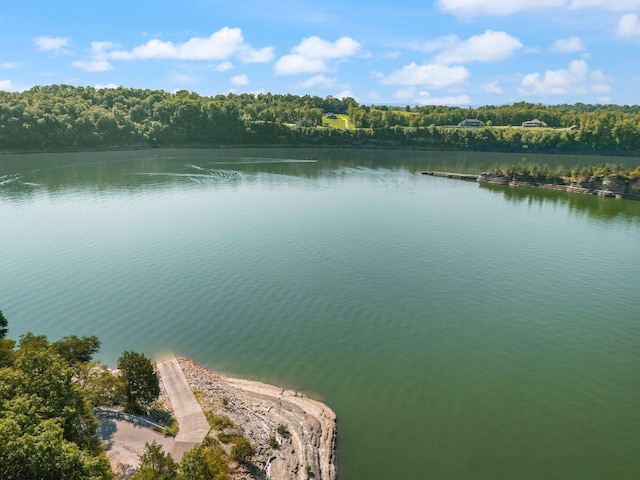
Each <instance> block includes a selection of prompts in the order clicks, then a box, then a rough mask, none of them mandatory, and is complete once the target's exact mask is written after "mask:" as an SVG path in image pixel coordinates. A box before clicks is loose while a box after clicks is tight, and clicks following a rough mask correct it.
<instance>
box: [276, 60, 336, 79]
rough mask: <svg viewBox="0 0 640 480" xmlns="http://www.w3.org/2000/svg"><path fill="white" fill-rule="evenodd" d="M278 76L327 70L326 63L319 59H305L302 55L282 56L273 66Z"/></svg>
mask: <svg viewBox="0 0 640 480" xmlns="http://www.w3.org/2000/svg"><path fill="white" fill-rule="evenodd" d="M274 68H275V72H276V74H278V75H291V74H294V73H315V72H322V71H323V70H327V63H326V62H325V61H324V60H323V59H321V58H305V57H303V56H302V55H284V56H283V57H280V59H279V60H278V61H277V62H276V64H275V67H274Z"/></svg>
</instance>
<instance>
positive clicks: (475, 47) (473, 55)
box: [425, 30, 522, 63]
mask: <svg viewBox="0 0 640 480" xmlns="http://www.w3.org/2000/svg"><path fill="white" fill-rule="evenodd" d="M425 48H426V49H429V50H431V49H435V50H443V51H442V53H440V54H439V55H438V56H437V57H436V58H435V62H436V63H468V62H499V61H501V60H505V59H507V58H509V57H510V56H511V55H512V54H513V52H515V51H516V50H518V49H520V48H522V43H521V42H520V40H518V39H517V38H516V37H513V36H511V35H509V34H508V33H506V32H494V31H493V30H487V31H486V32H484V33H483V34H481V35H473V36H472V37H469V39H467V40H464V41H462V40H460V39H459V38H458V37H457V36H456V35H449V36H446V37H440V39H438V40H437V41H436V42H431V43H429V44H425Z"/></svg>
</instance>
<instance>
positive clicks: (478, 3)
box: [436, 0, 640, 17]
mask: <svg viewBox="0 0 640 480" xmlns="http://www.w3.org/2000/svg"><path fill="white" fill-rule="evenodd" d="M436 5H437V6H438V7H439V8H440V9H441V10H443V11H445V12H448V13H452V14H454V15H457V16H459V17H475V16H479V15H495V16H507V15H513V14H515V13H521V12H532V11H541V10H547V9H552V8H569V9H573V10H579V9H585V8H599V9H603V10H613V11H627V12H629V11H633V10H637V9H640V0H537V1H530V0H437V2H436Z"/></svg>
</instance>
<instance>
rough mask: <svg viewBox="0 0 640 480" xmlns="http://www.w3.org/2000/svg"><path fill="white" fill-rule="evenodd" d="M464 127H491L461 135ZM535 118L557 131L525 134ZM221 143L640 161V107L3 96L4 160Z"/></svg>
mask: <svg viewBox="0 0 640 480" xmlns="http://www.w3.org/2000/svg"><path fill="white" fill-rule="evenodd" d="M329 113H332V114H334V115H340V118H341V119H342V118H344V120H345V122H344V126H345V128H337V127H336V124H335V123H334V122H329V121H327V118H326V115H327V114H329ZM464 119H478V120H480V121H482V122H483V123H484V125H485V126H482V127H457V124H458V123H459V122H460V121H462V120H464ZM532 119H539V120H541V121H543V122H544V123H546V124H547V126H548V127H547V128H523V127H521V125H522V123H523V122H525V121H529V120H532ZM323 123H324V125H323ZM338 123H339V124H341V122H338ZM302 125H304V126H302ZM347 127H349V128H347ZM220 145H228V146H233V145H238V146H239V145H283V146H291V145H295V146H298V145H299V146H366V147H383V148H403V147H406V148H423V149H455V150H487V151H511V152H514V151H515V152H517V151H522V150H523V149H524V150H527V151H535V152H548V153H551V152H558V153H609V154H620V155H628V154H638V153H640V106H637V105H635V106H617V105H585V104H576V105H557V106H548V105H540V104H529V103H523V102H521V103H516V104H513V105H506V106H497V107H493V106H484V107H479V108H473V109H472V108H468V109H465V108H459V107H444V106H424V107H413V108H412V107H409V106H407V107H402V108H398V107H384V106H375V107H374V106H365V105H359V104H358V103H357V102H356V101H355V100H354V99H352V98H345V99H342V100H341V99H337V98H334V97H330V96H329V97H326V98H321V97H316V96H309V95H305V96H295V95H272V94H268V93H267V94H257V95H254V94H231V93H230V94H228V95H217V96H215V97H204V96H201V95H199V94H196V93H191V92H188V91H184V90H183V91H179V92H176V93H168V92H165V91H160V90H143V89H131V88H123V87H120V88H115V89H96V88H93V87H72V86H67V85H51V86H44V87H34V88H32V89H30V90H28V91H25V92H20V93H9V92H0V151H2V152H23V151H55V150H87V149H106V148H141V147H166V146H220Z"/></svg>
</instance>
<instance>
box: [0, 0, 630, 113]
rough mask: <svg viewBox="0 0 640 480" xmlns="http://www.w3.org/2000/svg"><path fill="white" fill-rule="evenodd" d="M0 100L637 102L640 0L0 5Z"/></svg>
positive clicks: (26, 0) (170, 0)
mask: <svg viewBox="0 0 640 480" xmlns="http://www.w3.org/2000/svg"><path fill="white" fill-rule="evenodd" d="M0 11H1V12H2V13H1V14H0V90H5V91H23V90H26V89H29V88H31V87H33V86H35V85H50V84H67V85H75V86H93V87H97V88H110V87H117V86H124V87H130V88H149V89H162V90H166V91H169V92H174V91H177V90H189V91H193V92H197V93H199V94H201V95H205V96H213V95H218V94H223V95H226V94H228V93H230V92H233V93H252V94H257V93H273V94H286V93H291V94H294V95H306V94H309V95H317V96H320V97H326V96H329V95H331V96H334V97H338V98H344V97H353V98H354V99H356V100H357V101H358V102H359V103H361V104H365V105H403V106H404V105H411V106H414V105H456V106H463V107H469V106H471V107H473V106H482V105H505V104H512V103H514V102H520V101H525V102H532V103H542V104H550V105H557V104H563V103H569V104H574V103H578V102H582V103H614V104H619V105H633V104H640V0H422V1H415V0H401V1H395V2H394V1H389V0H385V1H379V0H367V1H363V0H348V1H345V0H341V1H336V0H314V1H307V0H296V1H293V0H277V1H275V0H274V1H272V0H246V1H243V0H236V1H227V0H182V1H176V0H154V1H149V0H128V1H122V0H110V1H108V2H107V1H104V0H95V1H83V2H81V1H76V0H60V1H50V0H46V1H45V0H38V1H33V0H21V1H16V0H0Z"/></svg>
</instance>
